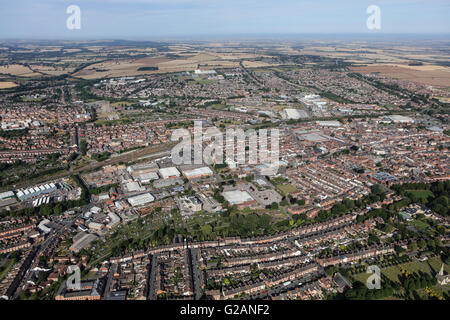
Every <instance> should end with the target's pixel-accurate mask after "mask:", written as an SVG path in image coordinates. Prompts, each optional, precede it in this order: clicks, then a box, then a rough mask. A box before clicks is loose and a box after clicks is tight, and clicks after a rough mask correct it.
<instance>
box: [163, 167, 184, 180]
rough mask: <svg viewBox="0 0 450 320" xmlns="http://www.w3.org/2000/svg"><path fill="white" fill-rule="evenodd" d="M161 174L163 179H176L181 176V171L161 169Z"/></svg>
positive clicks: (173, 168) (170, 168) (172, 168)
mask: <svg viewBox="0 0 450 320" xmlns="http://www.w3.org/2000/svg"><path fill="white" fill-rule="evenodd" d="M159 173H160V174H161V177H162V178H163V179H168V178H175V177H179V176H180V175H181V174H180V171H178V169H177V168H175V167H169V168H161V169H159Z"/></svg>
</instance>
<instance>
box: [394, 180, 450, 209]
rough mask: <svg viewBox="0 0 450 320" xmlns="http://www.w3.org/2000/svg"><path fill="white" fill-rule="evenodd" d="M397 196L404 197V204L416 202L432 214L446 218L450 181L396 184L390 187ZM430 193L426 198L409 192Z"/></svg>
mask: <svg viewBox="0 0 450 320" xmlns="http://www.w3.org/2000/svg"><path fill="white" fill-rule="evenodd" d="M391 189H392V190H395V191H396V192H397V194H398V195H401V196H402V197H404V199H405V201H406V202H408V201H409V202H416V203H417V202H418V203H421V204H423V205H426V206H427V207H429V208H430V209H431V210H433V211H434V212H436V213H438V214H440V215H442V216H448V215H449V214H450V210H449V200H448V198H449V194H450V180H447V181H445V182H444V181H439V182H434V183H432V184H428V183H405V184H397V185H394V186H392V187H391ZM413 190H419V191H430V192H431V193H430V195H428V196H427V197H419V196H417V195H415V194H414V193H411V192H410V191H413Z"/></svg>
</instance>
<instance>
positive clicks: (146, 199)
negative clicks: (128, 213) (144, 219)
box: [128, 193, 155, 207]
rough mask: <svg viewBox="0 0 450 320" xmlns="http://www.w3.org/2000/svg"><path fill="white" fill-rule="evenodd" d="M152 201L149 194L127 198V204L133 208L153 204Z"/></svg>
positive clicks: (153, 198) (152, 198)
mask: <svg viewBox="0 0 450 320" xmlns="http://www.w3.org/2000/svg"><path fill="white" fill-rule="evenodd" d="M154 200H155V197H153V196H152V195H151V194H150V193H144V194H141V195H139V196H135V197H131V198H128V203H129V204H130V205H132V206H133V207H136V206H141V205H144V204H147V203H150V202H153V201H154Z"/></svg>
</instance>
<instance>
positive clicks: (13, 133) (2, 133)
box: [0, 128, 30, 139]
mask: <svg viewBox="0 0 450 320" xmlns="http://www.w3.org/2000/svg"><path fill="white" fill-rule="evenodd" d="M28 131H30V129H28V128H25V129H18V130H2V129H0V137H2V138H6V139H9V138H16V137H22V136H26V135H27V134H28Z"/></svg>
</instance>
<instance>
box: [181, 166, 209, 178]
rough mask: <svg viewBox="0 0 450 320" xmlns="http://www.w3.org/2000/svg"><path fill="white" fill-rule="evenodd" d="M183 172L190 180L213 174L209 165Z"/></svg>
mask: <svg viewBox="0 0 450 320" xmlns="http://www.w3.org/2000/svg"><path fill="white" fill-rule="evenodd" d="M183 174H184V176H185V177H186V178H187V179H188V180H191V179H199V178H205V177H209V176H212V175H213V172H212V170H211V169H210V168H209V167H201V168H197V169H192V170H185V171H183Z"/></svg>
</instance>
